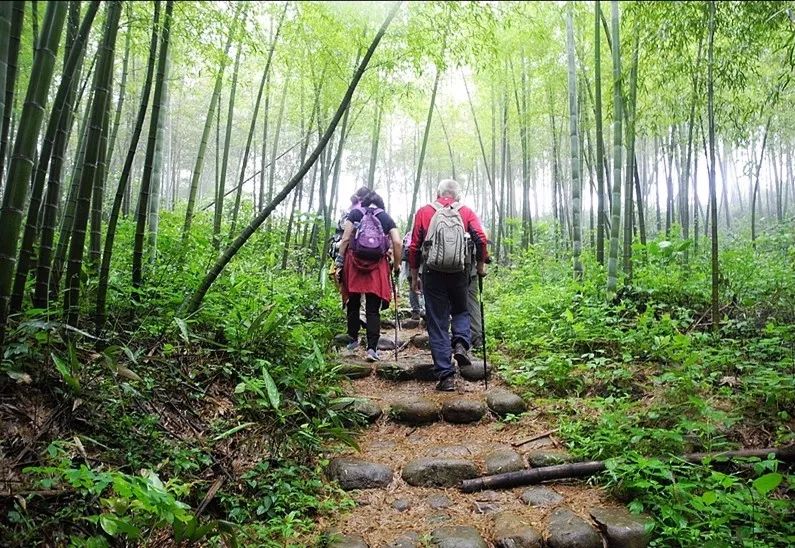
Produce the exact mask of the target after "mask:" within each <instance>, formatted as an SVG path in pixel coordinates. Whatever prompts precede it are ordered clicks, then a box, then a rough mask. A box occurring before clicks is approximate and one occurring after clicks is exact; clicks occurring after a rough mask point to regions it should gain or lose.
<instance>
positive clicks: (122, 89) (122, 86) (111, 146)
mask: <svg viewBox="0 0 795 548" xmlns="http://www.w3.org/2000/svg"><path fill="white" fill-rule="evenodd" d="M131 19H132V3H131V2H128V3H127V21H128V24H129V25H132V20H131ZM131 38H132V28H130V27H128V28H127V32H125V37H124V59H123V60H122V62H121V80H119V100H118V101H116V113H115V114H114V118H113V129H112V130H111V132H110V141H108V159H107V164H108V170H110V169H111V166H112V163H113V156H114V151H115V150H116V136H117V135H118V133H119V126H120V125H121V112H122V107H123V106H124V98H125V94H126V92H127V72H128V71H127V67H128V65H129V61H130V40H131Z"/></svg>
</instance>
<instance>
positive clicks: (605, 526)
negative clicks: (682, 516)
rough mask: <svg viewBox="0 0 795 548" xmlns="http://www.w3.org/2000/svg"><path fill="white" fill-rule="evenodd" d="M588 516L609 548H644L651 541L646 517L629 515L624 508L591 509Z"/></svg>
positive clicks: (648, 521)
mask: <svg viewBox="0 0 795 548" xmlns="http://www.w3.org/2000/svg"><path fill="white" fill-rule="evenodd" d="M590 514H591V517H592V518H593V519H594V521H595V522H596V525H597V526H598V527H599V529H601V530H602V533H603V534H604V536H606V537H607V542H608V545H609V546H610V548H613V547H615V548H645V547H646V546H648V545H649V541H651V533H650V532H647V531H646V524H648V523H651V519H650V518H649V517H648V516H643V515H634V514H630V513H629V511H627V509H626V508H592V509H591V510H590Z"/></svg>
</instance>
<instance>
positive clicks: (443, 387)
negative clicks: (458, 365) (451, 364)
mask: <svg viewBox="0 0 795 548" xmlns="http://www.w3.org/2000/svg"><path fill="white" fill-rule="evenodd" d="M436 390H438V391H439V392H455V378H454V377H453V375H448V376H446V377H444V378H443V379H441V380H439V382H438V383H437V384H436Z"/></svg>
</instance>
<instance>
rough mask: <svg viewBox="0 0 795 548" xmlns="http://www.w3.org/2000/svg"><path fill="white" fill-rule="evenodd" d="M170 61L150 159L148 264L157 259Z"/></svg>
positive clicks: (164, 81) (165, 76)
mask: <svg viewBox="0 0 795 548" xmlns="http://www.w3.org/2000/svg"><path fill="white" fill-rule="evenodd" d="M170 67H171V61H170V60H166V66H165V68H164V78H163V93H162V95H161V98H160V116H159V118H158V120H157V140H156V143H155V157H154V158H153V160H152V191H151V193H150V198H149V215H148V217H147V224H148V234H149V237H148V238H147V244H146V245H147V247H148V249H147V255H148V257H149V264H154V263H155V261H156V260H157V232H158V227H159V225H160V199H161V194H162V190H163V176H164V173H165V168H164V165H163V163H164V156H165V154H164V152H163V149H164V148H165V146H166V143H167V140H166V119H167V118H168V115H169V108H168V107H169V85H168V73H169V69H170Z"/></svg>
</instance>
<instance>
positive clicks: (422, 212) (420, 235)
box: [409, 205, 434, 268]
mask: <svg viewBox="0 0 795 548" xmlns="http://www.w3.org/2000/svg"><path fill="white" fill-rule="evenodd" d="M429 209H430V210H431V211H434V210H433V208H432V207H430V206H427V205H426V206H422V207H421V208H419V209H418V210H417V213H416V215H414V226H413V228H412V229H411V243H410V244H409V267H410V268H419V267H420V250H421V249H422V242H424V241H425V234H426V233H427V232H428V225H429V223H430V221H431V217H432V216H433V213H431V214H430V215H429V214H428V210H429Z"/></svg>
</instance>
